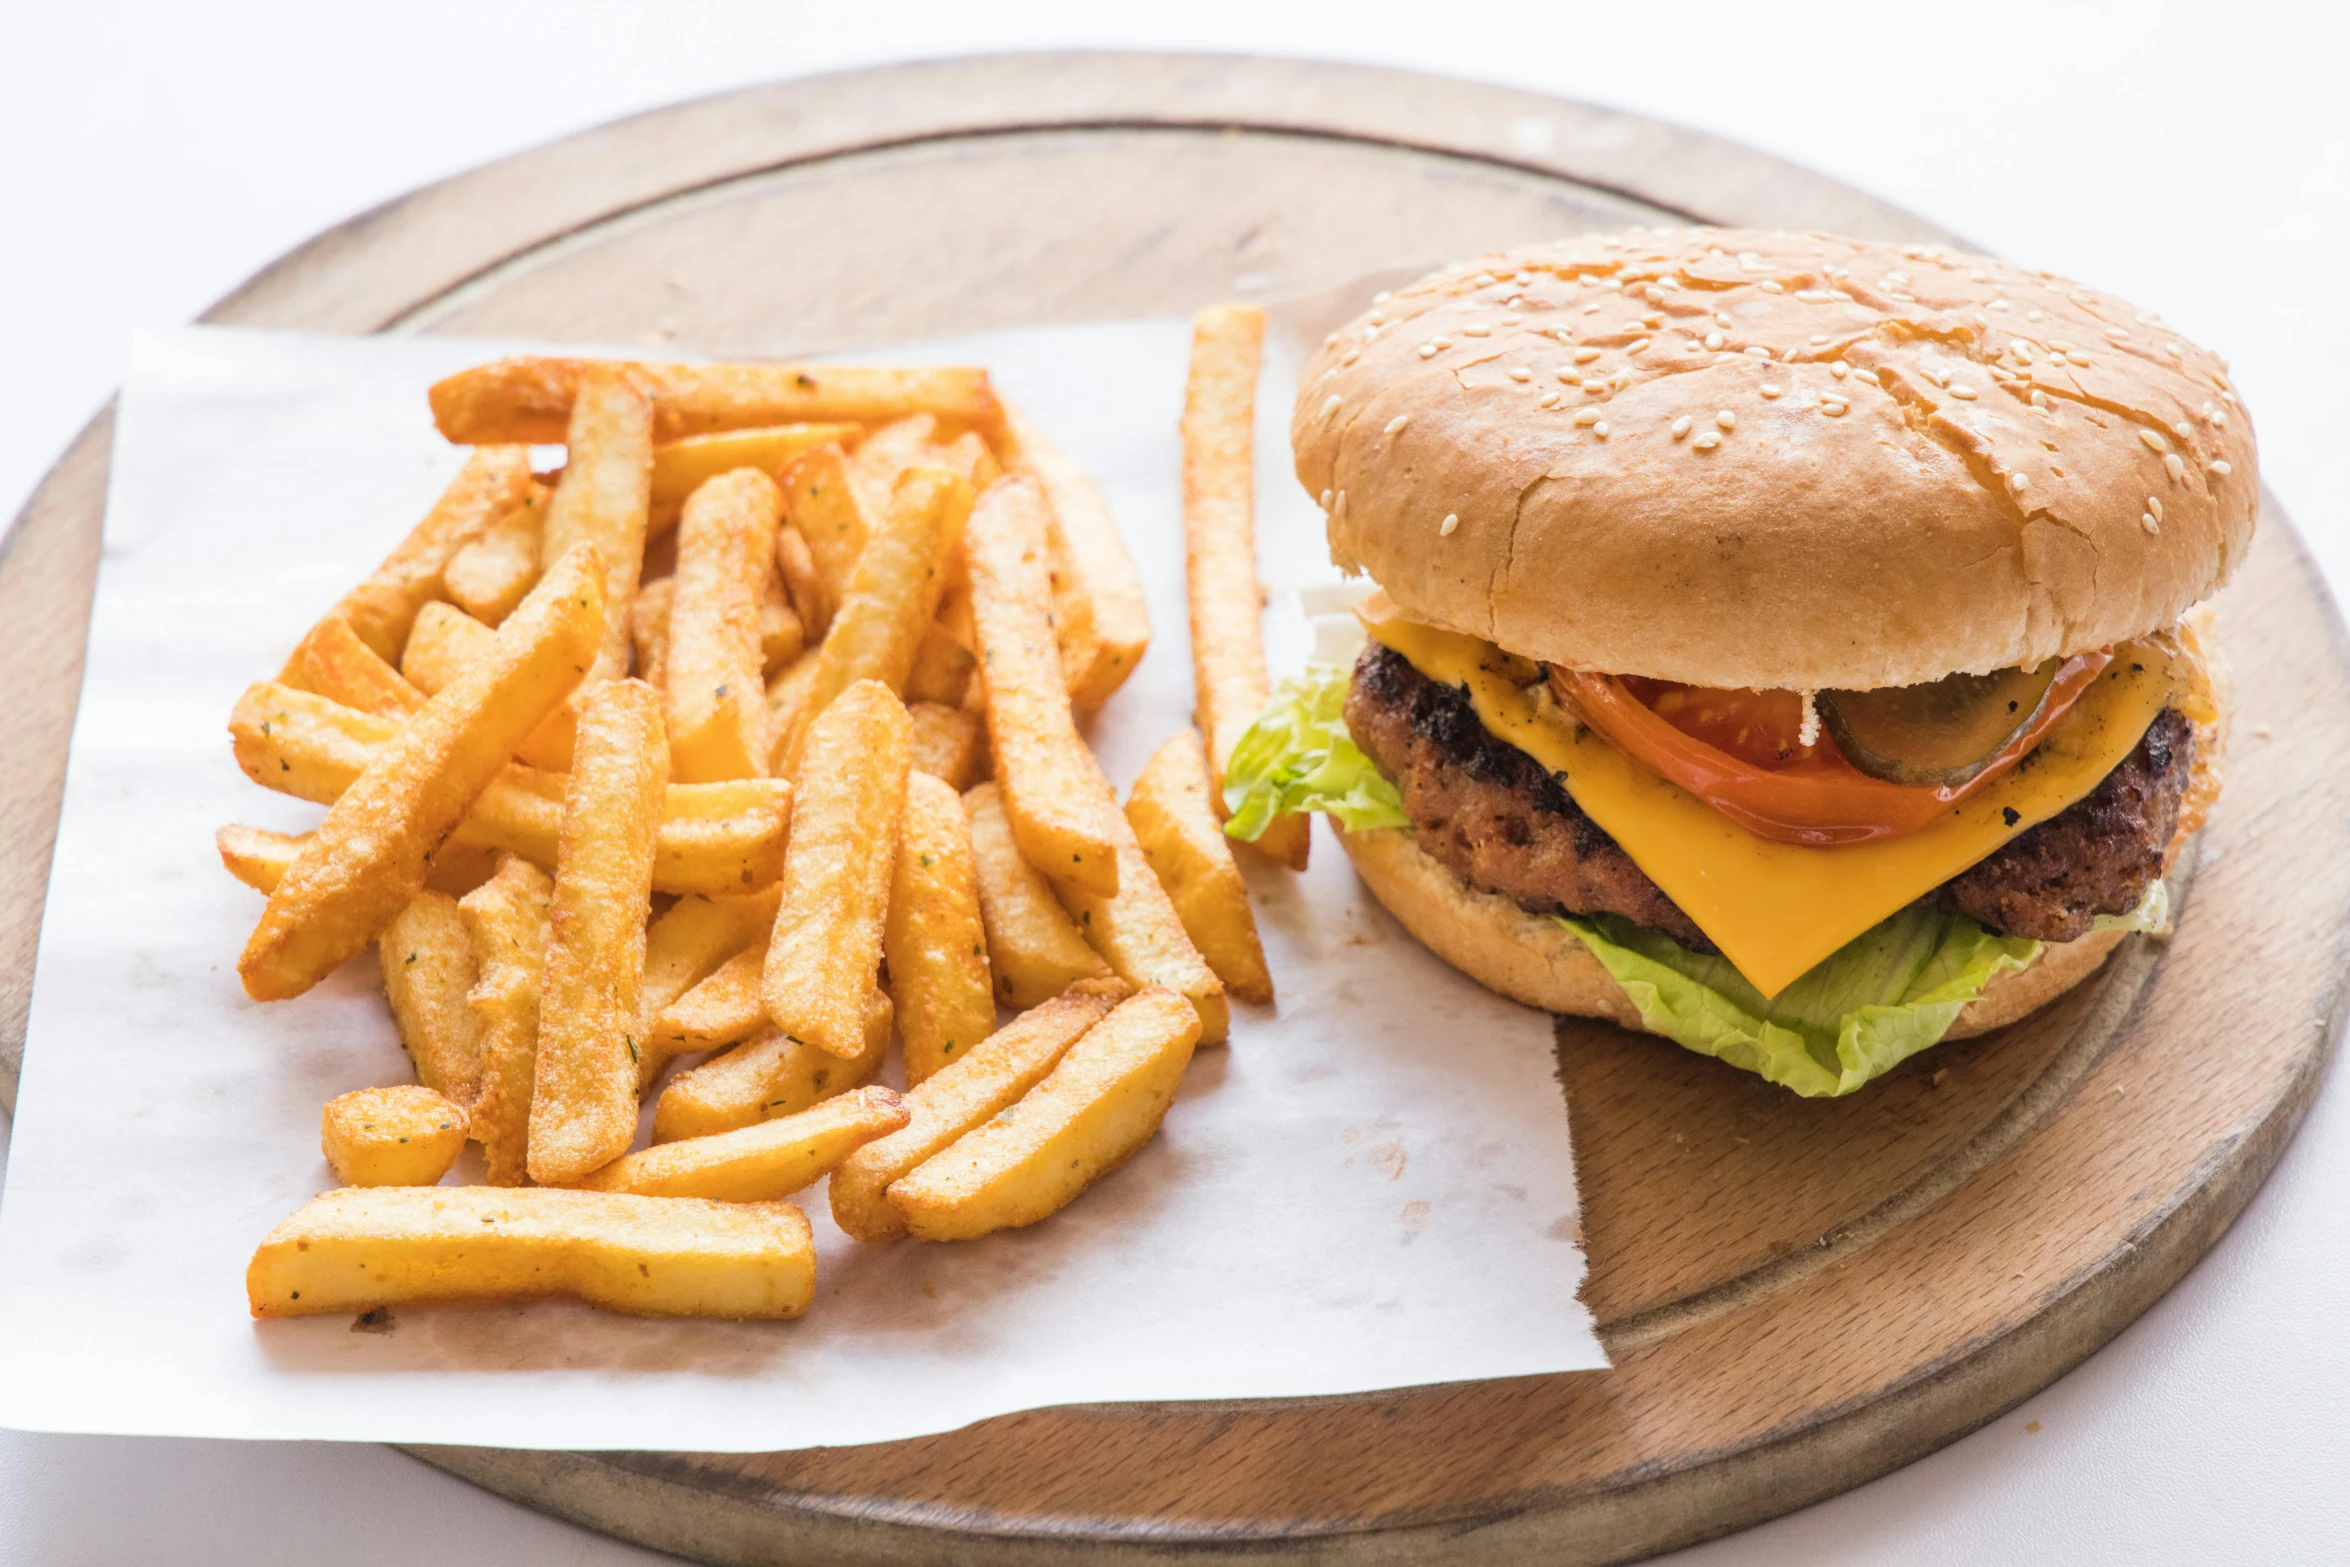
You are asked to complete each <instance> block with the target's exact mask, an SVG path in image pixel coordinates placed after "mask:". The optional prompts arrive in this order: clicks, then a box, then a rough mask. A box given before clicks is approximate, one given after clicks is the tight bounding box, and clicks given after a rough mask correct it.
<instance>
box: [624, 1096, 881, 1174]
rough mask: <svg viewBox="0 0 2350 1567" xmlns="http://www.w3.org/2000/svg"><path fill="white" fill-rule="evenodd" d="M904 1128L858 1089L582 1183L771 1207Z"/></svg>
mask: <svg viewBox="0 0 2350 1567" xmlns="http://www.w3.org/2000/svg"><path fill="white" fill-rule="evenodd" d="M905 1124H906V1112H905V1108H904V1106H902V1105H901V1104H900V1103H899V1102H898V1096H897V1095H896V1094H895V1093H893V1092H891V1091H890V1090H889V1089H886V1088H878V1087H877V1088H859V1089H856V1090H853V1091H852V1092H849V1093H845V1094H842V1095H840V1096H839V1097H837V1098H834V1099H827V1100H825V1101H824V1102H822V1103H821V1104H818V1105H815V1106H814V1107H812V1108H810V1109H806V1110H802V1111H800V1112H799V1113H798V1114H796V1115H784V1116H777V1117H776V1118H775V1119H773V1120H771V1121H764V1122H761V1123H760V1124H759V1125H756V1126H744V1127H738V1128H736V1129H735V1130H734V1131H731V1132H719V1133H716V1134H715V1135H713V1136H709V1137H694V1138H688V1139H686V1140H684V1141H682V1142H671V1143H661V1144H658V1145H657V1146H655V1147H651V1148H646V1149H642V1150H640V1151H638V1152H636V1153H632V1154H623V1155H622V1156H621V1157H619V1158H618V1159H615V1160H613V1161H612V1162H611V1163H610V1164H608V1165H606V1166H604V1167H603V1168H602V1169H601V1170H598V1171H597V1172H596V1173H595V1174H593V1175H591V1176H589V1177H587V1179H585V1180H584V1181H581V1182H580V1183H579V1184H580V1187H581V1189H583V1190H586V1191H593V1192H635V1193H637V1194H639V1195H640V1196H645V1197H707V1198H709V1199H710V1200H711V1201H713V1202H772V1201H774V1200H775V1199H777V1198H779V1197H789V1196H790V1195H791V1194H792V1193H794V1192H796V1191H799V1190H800V1189H801V1188H802V1187H806V1186H811V1185H814V1184H815V1183H816V1182H817V1181H819V1180H821V1179H823V1177H824V1176H826V1175H828V1174H830V1173H831V1172H832V1170H833V1169H834V1168H835V1167H836V1166H837V1165H839V1163H840V1162H841V1161H842V1160H843V1159H846V1158H847V1157H849V1155H851V1154H853V1153H855V1152H856V1151H857V1150H858V1149H860V1148H862V1147H864V1146H865V1145H866V1144H868V1143H870V1142H872V1141H873V1140H874V1139H875V1138H877V1137H887V1136H888V1135H889V1134H890V1133H892V1132H894V1131H896V1130H898V1129H899V1128H900V1127H902V1126H904V1125H905Z"/></svg>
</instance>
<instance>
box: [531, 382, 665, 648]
mask: <svg viewBox="0 0 2350 1567" xmlns="http://www.w3.org/2000/svg"><path fill="white" fill-rule="evenodd" d="M563 440H564V442H565V445H566V456H565V458H564V463H563V477H562V478H561V479H559V480H557V481H556V483H555V494H554V496H553V498H552V499H550V500H549V501H548V502H547V519H546V523H545V525H544V527H543V528H542V530H541V534H540V539H539V562H540V564H541V565H542V566H548V567H551V566H552V565H553V564H554V563H555V562H556V561H558V560H560V559H562V558H563V556H564V555H565V554H566V553H567V552H569V551H570V550H573V549H575V548H577V547H578V546H579V545H581V544H593V545H594V546H595V547H596V548H597V550H598V551H600V552H601V556H602V559H603V563H604V646H603V651H602V652H601V653H600V654H598V656H597V658H596V667H595V671H594V674H593V676H592V677H591V678H593V679H597V680H617V679H619V678H620V677H621V675H622V674H624V673H625V672H626V671H627V669H628V611H629V606H630V605H632V604H633V603H635V601H636V585H637V577H638V575H639V573H640V572H642V570H643V569H644V563H645V528H646V514H647V512H648V510H649V508H650V506H651V504H652V485H653V409H652V404H651V403H650V402H648V401H647V400H646V398H645V395H644V393H643V392H641V391H639V390H638V389H637V388H636V387H635V386H634V385H633V384H632V383H631V382H630V381H629V380H628V379H627V378H625V377H624V376H621V375H617V374H612V373H591V374H588V375H585V376H582V377H581V379H580V383H579V393H578V397H577V400H576V401H575V402H574V403H573V404H572V407H571V419H570V423H569V425H568V426H567V427H566V430H565V432H564V435H563Z"/></svg>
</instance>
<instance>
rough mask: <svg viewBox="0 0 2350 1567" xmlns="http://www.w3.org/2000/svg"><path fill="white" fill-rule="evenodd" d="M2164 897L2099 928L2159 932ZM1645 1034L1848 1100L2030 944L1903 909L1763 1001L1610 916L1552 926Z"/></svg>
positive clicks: (1716, 962) (1713, 966)
mask: <svg viewBox="0 0 2350 1567" xmlns="http://www.w3.org/2000/svg"><path fill="white" fill-rule="evenodd" d="M2169 918H2170V890H2169V889H2168V888H2167V887H2165V886H2164V885H2163V884H2162V883H2161V882H2159V881H2158V882H2156V883H2155V884H2154V885H2153V886H2152V887H2151V888H2149V889H2147V893H2146V896H2145V898H2144V900H2143V901H2141V902H2140V903H2139V905H2138V907H2137V908H2136V909H2134V910H2132V911H2131V912H2130V913H2128V914H2123V915H2106V916H2101V917H2100V918H2099V919H2098V921H2097V928H2098V929H2099V930H2131V931H2136V930H2150V931H2160V930H2162V929H2163V928H2164V927H2165V926H2166V925H2167V924H2168V923H2169ZM1559 923H1560V924H1562V925H1564V926H1566V927H1567V929H1569V930H1571V931H1573V932H1574V933H1575V934H1576V936H1577V937H1579V938H1580V939H1581V940H1582V942H1583V945H1584V946H1586V947H1588V948H1589V949H1590V950H1591V955H1592V956H1593V957H1595V958H1597V959H1599V961H1600V963H1601V964H1602V966H1604V967H1605V968H1606V969H1607V971H1608V973H1609V974H1610V975H1611V976H1613V977H1614V979H1615V981H1616V983H1617V984H1618V985H1621V986H1622V987H1623V989H1624V994H1625V995H1626V996H1628V997H1630V998H1631V1001H1632V1005H1633V1007H1634V1008H1635V1009H1636V1010H1637V1011H1638V1012H1639V1013H1640V1020H1641V1022H1643V1023H1644V1024H1646V1025H1647V1026H1648V1027H1649V1029H1650V1030H1652V1031H1653V1032H1655V1033H1659V1034H1662V1035H1664V1036H1665V1037H1666V1038H1668V1039H1671V1040H1673V1041H1674V1042H1675V1043H1677V1044H1681V1045H1686V1046H1687V1047H1688V1048H1689V1049H1691V1050H1695V1051H1697V1052H1699V1053H1700V1054H1702V1055H1709V1056H1715V1057H1718V1058H1719V1059H1721V1060H1723V1061H1726V1062H1728V1063H1729V1064H1730V1065H1732V1066H1735V1067H1740V1068H1743V1069H1744V1070H1746V1071H1749V1072H1754V1073H1759V1074H1760V1075H1761V1076H1763V1077H1766V1078H1768V1079H1770V1081H1772V1082H1774V1083H1777V1084H1779V1085H1780V1086H1781V1087H1784V1088H1790V1089H1793V1090H1794V1091H1795V1092H1796V1093H1799V1094H1802V1095H1803V1096H1804V1097H1806V1098H1811V1099H1817V1098H1830V1097H1834V1096H1835V1095H1838V1094H1848V1093H1851V1092H1852V1091H1853V1090H1854V1089H1856V1088H1858V1087H1860V1086H1861V1085H1862V1084H1863V1083H1866V1082H1868V1081H1869V1080H1870V1079H1872V1078H1876V1077H1880V1076H1882V1075H1883V1074H1885V1073H1886V1072H1889V1071H1891V1070H1892V1069H1893V1068H1894V1067H1896V1066H1898V1065H1900V1064H1901V1063H1902V1062H1903V1061H1905V1060H1907V1059H1908V1058H1909V1057H1911V1056H1913V1055H1915V1054H1917V1053H1918V1052H1919V1051H1921V1050H1923V1049H1925V1048H1926V1047H1927V1046H1928V1045H1931V1044H1935V1043H1937V1042H1938V1041H1940V1039H1941V1038H1942V1036H1943V1035H1944V1034H1946V1033H1948V1032H1949V1031H1950V1025H1951V1024H1952V1023H1954V1022H1956V1021H1957V1019H1958V1014H1959V1013H1960V1012H1961V1011H1963V1010H1964V1009H1965V1007H1966V1004H1967V1003H1968V1002H1970V1001H1972V1000H1974V999H1975V998H1976V997H1977V996H1979V995H1981V994H1982V993H1983V987H1984V986H1986V985H1988V984H1989V983H1990V982H1991V979H1992V976H1994V975H1996V974H1998V973H1999V972H2000V971H2001V970H2003V969H2021V968H2025V967H2028V966H2029V965H2030V964H2031V963H2032V961H2033V960H2034V959H2035V958H2037V957H2039V955H2040V950H2041V949H2040V943H2039V942H2036V941H2028V940H2025V939H2023V938H2022V937H2017V936H1996V935H1993V934H1992V933H1991V932H1989V931H1987V930H1985V929H1984V928H1983V927H1982V926H1980V925H1978V924H1976V923H1975V922H1974V921H1973V920H1971V919H1968V918H1967V917H1966V916H1965V915H1963V914H1953V913H1950V912H1947V911H1945V910H1942V909H1937V908H1934V907H1932V906H1930V905H1923V904H1919V905H1913V906H1911V907H1909V908H1906V909H1903V910H1902V911H1901V912H1900V913H1898V914H1896V915H1894V916H1893V917H1892V918H1891V919H1889V920H1886V921H1884V922H1883V923H1881V924H1878V925H1875V926H1872V927H1871V928H1870V929H1868V930H1865V931H1863V932H1862V933H1861V934H1860V935H1858V936H1855V937H1854V938H1853V939H1852V940H1851V941H1849V942H1847V943H1845V944H1844V946H1842V947H1841V948H1839V949H1838V950H1837V951H1836V952H1835V953H1834V954H1832V955H1831V956H1829V957H1827V958H1825V959H1823V960H1822V961H1821V962H1819V963H1818V964H1816V965H1814V966H1813V967H1812V969H1811V970H1810V971H1809V972H1807V973H1806V974H1805V975H1804V976H1803V977H1802V978H1801V979H1798V980H1797V981H1795V983H1793V984H1792V985H1789V986H1788V987H1787V988H1786V989H1785V990H1782V991H1780V992H1779V993H1778V994H1777V995H1776V996H1773V997H1771V998H1770V999H1769V1000H1767V1001H1766V1000H1764V999H1763V995H1762V993H1761V992H1760V991H1758V990H1756V989H1755V988H1754V987H1753V986H1752V985H1750V984H1748V983H1747V981H1746V977H1745V976H1744V975H1742V974H1740V973H1739V972H1738V971H1737V969H1735V968H1733V967H1731V965H1730V962H1729V960H1728V959H1727V958H1721V957H1708V956H1705V955H1703V954H1700V953H1695V952H1691V951H1690V950H1689V949H1688V948H1686V947H1684V946H1682V945H1680V944H1679V943H1678V942H1676V941H1673V940H1672V939H1671V938H1670V937H1667V936H1664V935H1661V934H1659V933H1658V932H1656V931H1653V930H1649V929H1646V928H1644V927H1642V926H1638V925H1634V924H1632V923H1631V922H1630V921H1628V920H1623V919H1619V918H1617V917H1615V916H1614V915H1604V914H1603V915H1595V916H1585V917H1562V918H1561V919H1560V921H1559Z"/></svg>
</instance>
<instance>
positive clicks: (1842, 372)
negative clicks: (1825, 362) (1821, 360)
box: [1828, 359, 1852, 381]
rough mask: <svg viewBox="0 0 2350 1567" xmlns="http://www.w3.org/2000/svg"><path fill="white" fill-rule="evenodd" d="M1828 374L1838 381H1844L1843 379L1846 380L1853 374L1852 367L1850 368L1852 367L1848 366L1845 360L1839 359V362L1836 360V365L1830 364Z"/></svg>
mask: <svg viewBox="0 0 2350 1567" xmlns="http://www.w3.org/2000/svg"><path fill="white" fill-rule="evenodd" d="M1828 374H1830V375H1832V376H1834V377H1835V378H1836V379H1837V380H1839V381H1841V380H1843V379H1844V378H1845V377H1846V376H1848V375H1850V374H1852V366H1850V365H1848V364H1846V363H1845V362H1844V361H1843V360H1841V359H1839V360H1836V361H1835V362H1834V363H1832V364H1830V365H1829V366H1828Z"/></svg>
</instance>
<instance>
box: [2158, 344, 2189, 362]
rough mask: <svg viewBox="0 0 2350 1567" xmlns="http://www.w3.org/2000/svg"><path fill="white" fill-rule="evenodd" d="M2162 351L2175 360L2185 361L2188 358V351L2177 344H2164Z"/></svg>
mask: <svg viewBox="0 0 2350 1567" xmlns="http://www.w3.org/2000/svg"><path fill="white" fill-rule="evenodd" d="M2162 351H2163V352H2164V353H2166V354H2168V355H2170V356H2171V357H2172V358H2173V359H2184V358H2186V357H2187V354H2186V350H2184V349H2182V348H2181V347H2179V345H2178V344H2176V343H2165V344H2163V345H2162Z"/></svg>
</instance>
